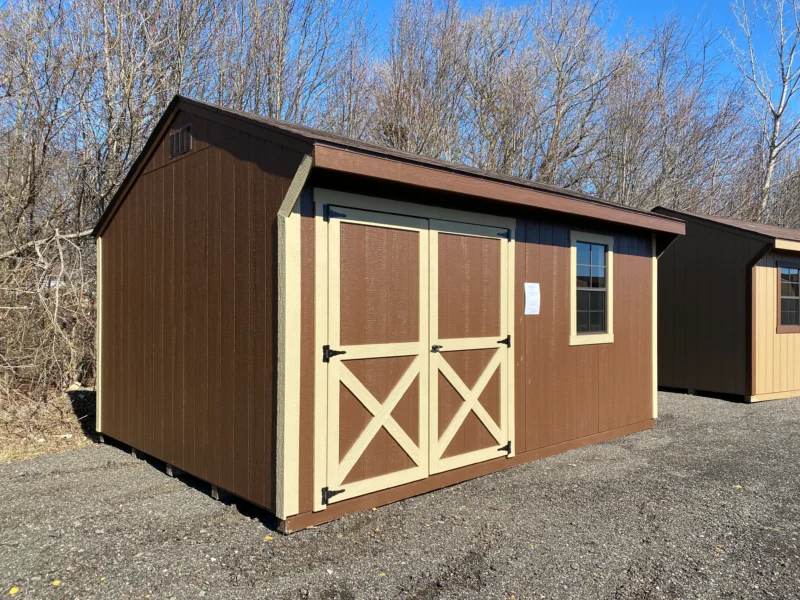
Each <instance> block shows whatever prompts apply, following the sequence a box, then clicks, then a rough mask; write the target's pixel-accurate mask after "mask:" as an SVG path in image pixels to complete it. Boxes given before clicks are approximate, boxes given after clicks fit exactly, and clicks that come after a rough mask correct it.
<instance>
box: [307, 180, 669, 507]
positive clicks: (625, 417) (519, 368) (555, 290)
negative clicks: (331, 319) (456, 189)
mask: <svg viewBox="0 0 800 600" xmlns="http://www.w3.org/2000/svg"><path fill="white" fill-rule="evenodd" d="M315 177H316V180H315V182H314V185H319V186H321V187H327V188H332V189H342V190H344V191H351V192H356V193H363V194H367V195H369V194H373V195H376V196H377V195H379V196H381V197H386V198H390V199H394V200H401V201H406V202H408V201H417V202H420V203H423V204H430V205H434V206H435V205H439V206H447V207H451V208H461V209H464V210H469V211H473V212H480V211H481V209H483V210H486V208H485V207H483V206H481V205H480V204H479V203H471V202H467V201H465V200H464V199H463V198H458V199H456V200H457V201H454V199H452V198H447V197H445V196H443V195H438V194H421V193H408V192H407V191H404V190H402V189H400V188H398V186H381V185H379V184H375V183H373V182H364V181H358V180H352V179H348V180H346V181H345V180H343V179H342V178H339V177H333V176H327V175H326V174H325V173H320V172H317V173H316V175H315ZM492 210H493V211H495V212H496V207H495V208H493V209H492ZM506 214H508V215H509V216H514V217H516V218H517V229H516V232H515V238H516V243H515V254H516V257H515V262H514V265H515V275H514V277H515V282H516V283H515V291H514V294H515V296H514V302H515V309H514V322H513V329H512V334H513V344H514V357H515V365H514V368H515V379H514V385H515V390H514V395H515V403H514V410H515V432H516V433H515V435H516V451H517V456H518V457H520V458H523V457H524V453H525V452H530V453H531V456H533V455H535V453H536V452H538V451H541V450H542V449H546V448H547V447H548V446H554V445H557V444H561V443H569V442H570V441H575V440H580V439H581V438H587V439H588V438H589V437H590V436H598V435H603V434H604V433H608V432H612V431H615V430H624V428H626V427H630V426H635V425H636V424H639V423H643V422H648V421H649V420H650V418H651V416H652V412H651V411H652V390H653V386H652V373H653V371H652V360H651V355H652V345H651V342H652V337H651V336H652V326H653V324H652V315H651V311H652V294H653V292H654V291H653V290H652V268H653V261H652V246H651V244H652V240H651V235H650V233H649V232H644V231H643V232H641V233H638V232H637V233H634V230H624V231H623V230H619V229H618V230H615V231H609V230H606V229H592V225H588V223H589V222H588V221H585V220H584V221H580V220H575V221H574V225H573V224H572V223H571V222H570V220H569V219H564V220H560V221H558V222H556V221H553V222H551V221H549V220H547V219H542V218H526V217H525V214H524V213H523V214H519V213H517V214H514V213H506ZM303 215H304V223H303V228H304V229H303V230H304V231H305V232H306V234H305V235H304V236H303V256H304V257H305V258H304V260H303V287H302V304H303V309H302V315H303V318H304V321H303V322H304V323H305V325H304V331H306V329H305V328H306V327H307V328H308V329H309V330H310V331H307V332H306V334H305V337H304V340H305V341H304V343H303V349H302V354H303V363H302V365H303V366H302V368H301V372H302V373H310V372H311V369H312V367H313V364H314V361H316V360H318V359H319V356H318V349H317V348H315V347H314V345H313V327H314V322H313V315H314V305H313V302H314V289H315V288H314V283H313V276H314V262H313V256H314V248H313V244H314V237H313V215H314V211H313V209H312V207H311V206H308V208H307V209H306V210H305V211H304V212H303ZM593 226H594V227H596V223H595V224H594V225H593ZM570 229H577V230H581V231H590V232H593V233H600V234H605V235H614V244H615V252H616V255H615V269H614V276H615V282H614V285H615V299H614V301H615V303H616V310H615V341H614V343H612V344H604V345H589V346H570V345H569V312H568V311H569V310H570V308H569V297H568V295H569V277H570V275H569V272H570V271H569V231H570ZM526 281H529V282H538V283H540V285H541V291H542V305H541V314H540V315H538V316H526V315H524V314H523V312H524V311H523V308H524V294H523V284H524V282H526ZM306 365H309V367H308V369H309V370H308V371H307V370H306V368H305V366H306ZM302 381H303V382H304V384H305V385H304V388H303V391H302V392H301V396H302V398H301V402H302V403H303V404H302V406H303V407H307V408H305V411H306V414H308V415H309V418H308V419H302V420H301V439H302V440H304V442H303V444H302V447H301V455H302V453H303V452H307V453H310V452H311V451H312V449H311V444H310V443H308V441H309V440H314V439H317V438H316V436H315V432H314V426H313V418H311V415H312V414H313V413H312V411H313V394H314V392H313V387H314V386H313V378H311V377H308V376H307V375H302ZM302 413H303V410H302V409H301V414H302ZM595 439H596V438H595ZM545 453H546V451H545ZM301 460H302V459H301ZM503 460H505V459H503ZM305 464H307V465H308V467H307V468H301V470H300V513H301V514H302V513H309V512H310V510H311V507H312V501H313V494H315V493H319V490H316V489H314V488H313V473H312V461H311V454H309V455H308V460H307V462H306V463H305ZM458 472H460V471H456V472H453V473H458ZM453 476H454V477H457V475H453ZM413 489H414V488H413V486H410V487H409V490H413ZM408 493H409V494H410V495H413V493H415V492H413V491H409V492H408ZM417 493H418V492H417ZM402 496H403V493H402V492H397V497H402Z"/></svg>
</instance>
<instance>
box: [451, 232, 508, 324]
mask: <svg viewBox="0 0 800 600" xmlns="http://www.w3.org/2000/svg"><path fill="white" fill-rule="evenodd" d="M437 237H438V255H439V256H438V271H439V277H438V279H439V281H438V286H437V288H438V289H437V291H438V297H439V326H438V330H439V337H440V338H442V339H454V338H479V337H494V336H500V334H501V327H500V311H499V310H498V308H499V307H500V297H501V289H500V262H501V261H500V254H501V251H502V249H503V244H504V243H507V240H505V239H500V238H498V237H495V238H487V237H477V236H470V235H460V234H455V233H440V234H439V235H438V236H437ZM503 335H505V333H503ZM501 337H502V336H501Z"/></svg>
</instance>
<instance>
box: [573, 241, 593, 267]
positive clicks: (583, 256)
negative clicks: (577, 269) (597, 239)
mask: <svg viewBox="0 0 800 600" xmlns="http://www.w3.org/2000/svg"><path fill="white" fill-rule="evenodd" d="M575 245H576V246H577V248H578V264H579V265H590V264H592V260H591V256H590V254H591V250H590V249H591V244H586V243H584V242H578V243H577V244H575Z"/></svg>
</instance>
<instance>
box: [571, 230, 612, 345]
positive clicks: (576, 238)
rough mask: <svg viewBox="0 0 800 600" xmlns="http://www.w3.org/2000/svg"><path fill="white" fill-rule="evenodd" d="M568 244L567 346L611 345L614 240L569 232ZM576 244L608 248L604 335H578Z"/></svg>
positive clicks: (609, 237)
mask: <svg viewBox="0 0 800 600" xmlns="http://www.w3.org/2000/svg"><path fill="white" fill-rule="evenodd" d="M569 242H570V244H569V245H570V248H569V345H570V346H585V345H589V344H612V343H614V238H613V237H611V236H607V235H597V234H595V233H586V232H583V231H570V232H569ZM578 242H586V243H590V244H604V245H605V246H607V247H608V255H607V263H608V264H607V269H606V270H607V274H606V279H607V280H608V283H607V287H606V289H607V290H608V293H607V298H606V304H607V306H606V307H607V309H608V314H607V315H606V324H607V326H608V327H607V329H608V331H607V332H606V333H588V334H581V335H579V334H578V325H577V320H578V319H577V314H576V311H577V303H578V289H577V287H578V286H577V271H578V267H577V264H578V247H577V243H578Z"/></svg>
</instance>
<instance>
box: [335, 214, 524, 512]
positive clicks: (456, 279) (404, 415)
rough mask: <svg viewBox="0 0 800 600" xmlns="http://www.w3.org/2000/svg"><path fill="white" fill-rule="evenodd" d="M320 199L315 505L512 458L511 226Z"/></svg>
mask: <svg viewBox="0 0 800 600" xmlns="http://www.w3.org/2000/svg"><path fill="white" fill-rule="evenodd" d="M326 210H327V216H328V222H327V254H328V256H327V266H328V273H327V279H328V283H327V300H328V306H327V314H328V318H327V330H328V331H327V333H328V335H327V341H328V343H327V344H326V345H325V346H323V361H324V362H325V363H326V368H327V465H326V471H327V472H326V482H327V485H326V487H324V488H323V489H322V494H321V498H320V502H321V504H322V505H324V504H328V503H333V502H338V501H341V500H345V499H347V498H352V497H355V496H360V495H363V494H367V493H370V492H374V491H378V490H381V489H385V488H389V487H393V486H397V485H401V484H404V483H408V482H411V481H415V480H418V479H423V478H425V477H427V476H428V475H429V474H434V473H440V472H442V471H447V470H449V469H455V468H458V467H462V466H466V465H469V464H473V463H476V462H480V461H485V460H490V459H494V458H498V457H503V456H510V455H511V453H512V445H511V442H510V439H511V437H510V434H509V421H510V414H509V411H510V407H509V405H510V397H511V391H510V390H509V383H508V370H509V368H510V360H509V358H510V356H511V352H510V347H511V337H510V335H509V333H510V323H509V314H508V312H509V308H508V305H509V303H508V289H507V277H508V260H509V256H508V254H509V238H510V234H509V230H508V229H502V228H496V227H487V226H482V225H475V224H467V223H460V222H455V221H439V220H433V219H424V218H416V217H410V216H401V215H396V214H389V213H378V212H370V211H365V210H359V209H355V208H351V207H336V206H329V207H327V209H326ZM320 508H321V506H320Z"/></svg>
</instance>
